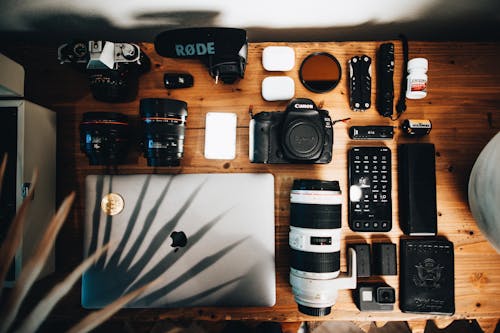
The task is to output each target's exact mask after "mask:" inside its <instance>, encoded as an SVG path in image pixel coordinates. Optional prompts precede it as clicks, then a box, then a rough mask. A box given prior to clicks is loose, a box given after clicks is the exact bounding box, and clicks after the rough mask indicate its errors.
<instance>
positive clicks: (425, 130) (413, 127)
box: [401, 119, 432, 137]
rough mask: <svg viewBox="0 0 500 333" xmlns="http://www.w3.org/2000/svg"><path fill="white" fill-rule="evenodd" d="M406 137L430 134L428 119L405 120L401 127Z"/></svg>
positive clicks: (430, 126) (430, 124) (430, 125)
mask: <svg viewBox="0 0 500 333" xmlns="http://www.w3.org/2000/svg"><path fill="white" fill-rule="evenodd" d="M401 127H402V129H403V134H404V135H406V136H413V137H418V136H424V135H427V134H429V133H430V132H431V129H432V123H431V121H430V120H428V119H405V120H404V121H403V123H402V125H401Z"/></svg>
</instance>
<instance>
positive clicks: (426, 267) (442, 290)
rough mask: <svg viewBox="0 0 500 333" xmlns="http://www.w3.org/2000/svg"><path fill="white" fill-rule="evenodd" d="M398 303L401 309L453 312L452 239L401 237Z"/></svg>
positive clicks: (453, 270)
mask: <svg viewBox="0 0 500 333" xmlns="http://www.w3.org/2000/svg"><path fill="white" fill-rule="evenodd" d="M400 251H401V253H400V272H399V279H400V281H399V286H400V287H399V288H400V289H399V293H400V295H399V307H400V308H401V311H403V312H412V313H433V314H445V315H452V314H453V313H454V312H455V269H454V259H453V243H452V242H450V241H448V240H446V239H443V238H432V239H402V240H401V243H400Z"/></svg>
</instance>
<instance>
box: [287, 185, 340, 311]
mask: <svg viewBox="0 0 500 333" xmlns="http://www.w3.org/2000/svg"><path fill="white" fill-rule="evenodd" d="M341 203H342V197H341V191H340V187H339V183H338V182H337V181H323V180H306V179H302V180H295V181H294V183H293V187H292V191H291V193H290V234H289V244H290V248H291V249H290V266H291V269H290V281H291V283H292V288H293V293H294V295H295V300H296V301H297V303H298V304H299V311H301V312H303V313H306V314H309V315H314V316H321V315H326V314H328V313H329V311H330V307H331V306H332V305H333V303H334V302H335V298H336V292H337V291H336V290H322V289H321V288H320V286H321V283H320V282H318V283H317V284H315V283H314V282H313V283H306V282H305V281H304V279H309V280H331V279H335V278H336V277H337V276H338V275H339V272H340V228H341V226H342V225H341ZM315 285H317V286H318V289H316V288H315ZM318 295H320V296H318Z"/></svg>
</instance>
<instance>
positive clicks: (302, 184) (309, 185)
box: [292, 179, 340, 191]
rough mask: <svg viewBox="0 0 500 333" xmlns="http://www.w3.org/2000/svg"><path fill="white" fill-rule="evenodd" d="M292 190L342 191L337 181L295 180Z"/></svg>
mask: <svg viewBox="0 0 500 333" xmlns="http://www.w3.org/2000/svg"><path fill="white" fill-rule="evenodd" d="M292 190H306V191H307V190H309V191H318V190H319V191H340V185H339V182H338V181H337V180H320V179H295V180H294V181H293V186H292Z"/></svg>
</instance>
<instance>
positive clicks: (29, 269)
mask: <svg viewBox="0 0 500 333" xmlns="http://www.w3.org/2000/svg"><path fill="white" fill-rule="evenodd" d="M74 199H75V192H72V193H71V194H70V195H68V196H67V197H66V199H64V201H63V203H62V204H61V206H60V207H59V209H58V210H57V212H56V214H55V215H54V216H53V217H52V220H51V221H50V224H49V226H48V228H47V231H46V232H45V234H44V235H43V237H42V239H41V240H40V242H39V243H38V245H37V247H36V249H35V251H34V254H33V256H32V257H31V258H29V259H28V262H27V263H26V266H25V267H24V269H23V270H22V272H21V275H20V277H19V280H18V281H17V283H16V285H15V286H14V289H13V290H12V293H11V294H10V295H9V298H8V299H7V302H6V303H5V304H6V306H5V312H4V313H3V314H2V316H1V317H0V332H6V331H7V330H8V329H9V327H10V326H11V325H12V322H13V321H14V319H15V318H16V315H17V312H18V311H19V307H20V306H21V303H22V301H23V299H24V297H25V296H26V294H27V293H28V291H29V289H30V288H31V286H32V285H33V283H34V282H35V280H36V278H37V277H38V275H39V274H40V272H41V271H42V268H43V265H44V264H45V261H46V260H47V257H48V256H49V252H50V249H51V248H52V246H53V244H54V242H55V240H56V236H57V233H58V232H59V230H60V229H61V226H62V224H63V222H64V220H65V219H66V216H68V213H69V211H70V209H71V205H72V204H73V200H74Z"/></svg>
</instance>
